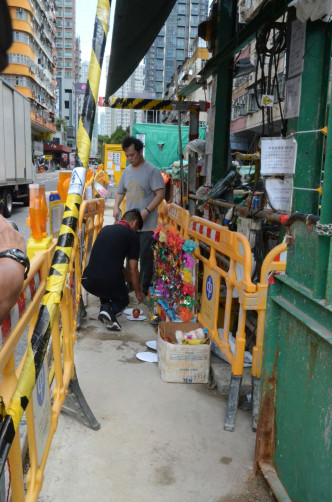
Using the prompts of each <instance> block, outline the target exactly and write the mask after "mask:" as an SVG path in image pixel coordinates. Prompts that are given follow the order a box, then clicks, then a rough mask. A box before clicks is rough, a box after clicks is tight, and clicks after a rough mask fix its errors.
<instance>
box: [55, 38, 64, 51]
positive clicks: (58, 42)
mask: <svg viewBox="0 0 332 502" xmlns="http://www.w3.org/2000/svg"><path fill="white" fill-rule="evenodd" d="M55 45H56V47H62V42H61V41H60V40H57V41H56V44H55ZM57 52H58V51H57Z"/></svg>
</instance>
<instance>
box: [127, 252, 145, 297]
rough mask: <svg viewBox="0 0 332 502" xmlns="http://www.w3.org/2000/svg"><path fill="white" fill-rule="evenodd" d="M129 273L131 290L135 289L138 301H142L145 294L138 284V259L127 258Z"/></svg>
mask: <svg viewBox="0 0 332 502" xmlns="http://www.w3.org/2000/svg"><path fill="white" fill-rule="evenodd" d="M129 273H130V282H131V285H132V288H133V290H134V291H135V295H136V298H137V300H138V303H142V302H143V301H144V298H145V296H144V295H143V293H142V291H141V287H140V285H139V273H138V260H129Z"/></svg>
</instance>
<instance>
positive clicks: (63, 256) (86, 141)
mask: <svg viewBox="0 0 332 502" xmlns="http://www.w3.org/2000/svg"><path fill="white" fill-rule="evenodd" d="M110 4H111V0H98V5H97V12H96V19H95V26H94V34H93V46H92V51H91V59H90V66H89V75H88V82H87V89H86V92H85V97H84V104H83V111H82V116H81V118H80V121H79V127H78V132H77V155H76V159H75V166H76V167H75V169H74V170H73V173H72V176H71V180H70V185H69V189H68V196H67V200H66V204H65V210H64V215H63V220H62V226H61V230H60V234H59V238H58V242H57V246H56V250H55V253H54V256H53V260H52V264H51V268H50V272H49V276H48V279H47V284H46V290H45V294H44V297H43V301H42V305H41V308H40V311H39V315H38V320H37V323H36V326H35V329H34V332H33V335H32V338H31V342H30V343H29V344H28V349H27V356H26V359H25V361H24V365H23V368H22V371H21V374H20V378H19V381H18V384H17V387H16V389H15V392H14V394H13V396H12V399H11V401H10V403H9V406H8V407H7V410H6V417H5V420H4V422H3V423H2V426H1V430H0V473H1V472H2V470H3V468H4V465H5V462H6V459H7V456H8V452H9V449H10V446H11V444H12V442H13V439H14V436H15V433H16V431H17V428H18V425H19V423H20V421H21V418H22V415H23V413H24V411H25V409H26V407H27V405H28V403H29V400H30V398H31V395H32V391H33V389H34V386H35V384H36V380H37V377H38V375H39V372H40V369H41V366H42V364H43V360H44V357H45V353H46V349H47V346H48V342H49V339H50V336H51V332H52V328H53V323H54V319H55V316H56V313H57V310H58V308H59V304H60V301H61V298H62V294H63V289H64V285H65V280H66V275H67V272H68V266H69V262H70V258H71V253H72V247H73V243H74V238H75V231H76V227H77V221H78V215H79V209H80V204H81V200H82V193H83V189H84V184H85V175H86V169H87V167H88V161H89V152H90V144H91V137H92V130H93V124H94V117H95V111H96V103H97V96H98V89H99V81H100V75H101V68H102V62H103V58H104V52H105V46H106V38H107V33H108V23H109V13H110Z"/></svg>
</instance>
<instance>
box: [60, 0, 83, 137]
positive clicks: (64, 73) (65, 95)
mask: <svg viewBox="0 0 332 502" xmlns="http://www.w3.org/2000/svg"><path fill="white" fill-rule="evenodd" d="M75 3H76V2H75V0H55V15H56V41H55V45H56V80H57V115H58V117H59V118H64V119H66V120H67V123H68V131H67V143H68V146H71V147H73V146H74V145H75V142H76V124H77V109H78V106H77V103H76V98H75V86H74V84H75V77H76V78H77V76H78V75H79V68H80V48H79V41H78V40H77V39H76V38H75Z"/></svg>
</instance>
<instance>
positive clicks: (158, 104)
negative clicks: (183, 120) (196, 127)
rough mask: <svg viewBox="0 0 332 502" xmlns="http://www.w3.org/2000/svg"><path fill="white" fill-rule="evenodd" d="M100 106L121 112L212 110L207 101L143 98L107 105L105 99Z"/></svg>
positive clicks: (100, 99) (123, 100)
mask: <svg viewBox="0 0 332 502" xmlns="http://www.w3.org/2000/svg"><path fill="white" fill-rule="evenodd" d="M99 106H109V107H110V108H117V109H121V110H154V111H158V110H160V111H170V110H178V111H183V112H184V111H190V110H195V111H201V112H206V111H207V110H208V109H209V108H210V103H208V102H207V101H171V100H169V99H141V98H112V101H111V103H110V104H109V105H107V104H106V103H105V102H104V100H103V98H99Z"/></svg>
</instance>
